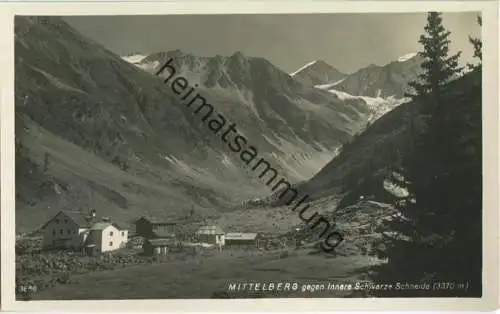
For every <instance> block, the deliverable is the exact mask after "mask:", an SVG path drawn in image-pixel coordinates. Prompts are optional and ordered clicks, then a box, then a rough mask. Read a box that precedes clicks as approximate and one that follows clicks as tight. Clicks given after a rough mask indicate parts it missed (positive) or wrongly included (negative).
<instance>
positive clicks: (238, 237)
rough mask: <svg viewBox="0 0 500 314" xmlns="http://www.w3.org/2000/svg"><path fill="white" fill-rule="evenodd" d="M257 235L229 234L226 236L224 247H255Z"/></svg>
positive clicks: (244, 233) (245, 233) (246, 233)
mask: <svg viewBox="0 0 500 314" xmlns="http://www.w3.org/2000/svg"><path fill="white" fill-rule="evenodd" d="M258 237H259V234H258V233H248V232H231V233H227V234H226V239H225V242H226V245H257V240H258Z"/></svg>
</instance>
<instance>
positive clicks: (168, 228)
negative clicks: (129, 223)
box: [134, 216, 176, 239]
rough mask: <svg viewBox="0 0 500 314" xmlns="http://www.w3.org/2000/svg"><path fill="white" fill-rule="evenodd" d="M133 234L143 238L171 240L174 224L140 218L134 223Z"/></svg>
mask: <svg viewBox="0 0 500 314" xmlns="http://www.w3.org/2000/svg"><path fill="white" fill-rule="evenodd" d="M134 224H135V234H136V235H137V236H141V237H144V238H147V239H149V238H151V239H160V238H171V237H172V236H173V235H175V225H176V223H175V222H167V221H163V220H159V219H156V218H153V217H147V216H142V217H141V218H139V219H137V220H136V221H135V223H134Z"/></svg>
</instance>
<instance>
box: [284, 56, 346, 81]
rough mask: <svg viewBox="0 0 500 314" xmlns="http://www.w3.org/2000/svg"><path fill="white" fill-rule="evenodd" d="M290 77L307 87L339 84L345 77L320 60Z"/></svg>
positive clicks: (307, 65)
mask: <svg viewBox="0 0 500 314" xmlns="http://www.w3.org/2000/svg"><path fill="white" fill-rule="evenodd" d="M290 76H291V77H293V78H294V79H296V80H297V81H299V82H302V83H304V84H306V85H308V86H315V85H322V84H327V83H332V82H339V81H340V80H342V79H343V78H345V77H346V76H347V75H346V74H344V73H342V72H340V71H339V70H337V69H336V68H334V67H332V66H331V65H329V64H328V63H326V62H325V61H322V60H316V61H313V62H310V63H308V64H306V65H304V66H303V67H301V68H300V69H298V70H296V71H295V72H293V73H290Z"/></svg>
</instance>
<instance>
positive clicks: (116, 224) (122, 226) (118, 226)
mask: <svg viewBox="0 0 500 314" xmlns="http://www.w3.org/2000/svg"><path fill="white" fill-rule="evenodd" d="M111 224H112V225H113V226H114V227H115V228H116V229H118V230H127V229H128V228H127V226H126V225H125V224H123V223H121V222H112V223H111Z"/></svg>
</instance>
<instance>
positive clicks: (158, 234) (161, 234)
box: [152, 230, 175, 238]
mask: <svg viewBox="0 0 500 314" xmlns="http://www.w3.org/2000/svg"><path fill="white" fill-rule="evenodd" d="M152 233H153V236H152V238H174V237H175V234H174V233H171V232H168V230H153V232H152Z"/></svg>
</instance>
